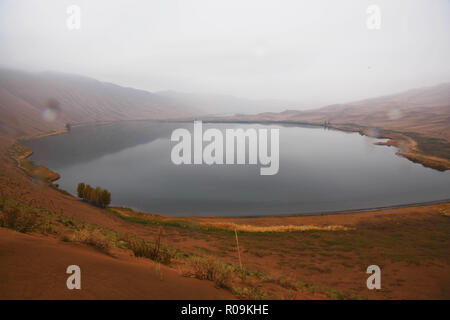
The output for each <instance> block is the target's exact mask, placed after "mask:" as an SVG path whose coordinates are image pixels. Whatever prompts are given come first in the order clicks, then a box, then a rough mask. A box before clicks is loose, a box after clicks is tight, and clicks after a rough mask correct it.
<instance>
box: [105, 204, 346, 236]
mask: <svg viewBox="0 0 450 320" xmlns="http://www.w3.org/2000/svg"><path fill="white" fill-rule="evenodd" d="M108 210H110V211H111V212H112V213H114V214H115V215H116V216H118V217H120V218H122V219H124V220H127V221H129V222H135V223H140V224H147V225H167V226H175V227H183V228H186V227H194V226H196V227H200V228H202V229H204V230H225V231H233V232H234V230H236V231H240V232H252V233H255V232H303V231H349V230H354V229H352V228H349V227H345V226H341V225H324V226H318V225H302V224H298V225H294V224H289V225H269V226H256V225H251V224H238V223H231V222H195V221H192V220H189V219H180V218H170V217H165V216H160V215H154V214H148V213H143V212H135V211H134V210H132V209H130V208H123V207H121V208H117V207H114V208H109V209H108Z"/></svg>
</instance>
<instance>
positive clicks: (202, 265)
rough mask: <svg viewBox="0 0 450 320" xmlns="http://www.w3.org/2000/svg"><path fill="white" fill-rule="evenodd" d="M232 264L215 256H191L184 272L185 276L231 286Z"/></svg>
mask: <svg viewBox="0 0 450 320" xmlns="http://www.w3.org/2000/svg"><path fill="white" fill-rule="evenodd" d="M232 272H233V270H232V268H231V266H229V265H227V264H225V263H223V262H219V261H218V260H216V259H213V258H202V257H191V258H190V259H188V260H187V261H186V264H185V265H184V270H183V272H182V274H183V276H185V277H194V278H197V279H200V280H210V281H214V283H215V284H216V285H217V286H218V287H220V288H231V278H232Z"/></svg>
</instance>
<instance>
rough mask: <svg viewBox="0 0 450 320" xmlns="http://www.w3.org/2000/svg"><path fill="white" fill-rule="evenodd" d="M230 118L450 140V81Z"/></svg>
mask: <svg viewBox="0 0 450 320" xmlns="http://www.w3.org/2000/svg"><path fill="white" fill-rule="evenodd" d="M230 119H235V120H244V121H298V122H309V123H317V124H322V123H324V122H325V121H330V122H331V124H356V125H360V126H369V127H379V128H383V129H390V130H397V131H402V132H416V133H420V134H423V135H425V136H428V137H433V138H441V139H445V140H447V141H449V142H450V83H445V84H440V85H437V86H433V87H426V88H420V89H414V90H409V91H406V92H402V93H397V94H393V95H389V96H383V97H378V98H372V99H366V100H361V101H356V102H351V103H347V104H336V105H330V106H326V107H323V108H320V109H315V110H306V111H297V110H287V111H284V112H281V113H261V114H258V115H253V116H248V115H239V116H237V117H230V118H229V120H230Z"/></svg>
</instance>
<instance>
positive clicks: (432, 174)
mask: <svg viewBox="0 0 450 320" xmlns="http://www.w3.org/2000/svg"><path fill="white" fill-rule="evenodd" d="M181 127H186V128H188V129H189V130H190V131H191V132H192V127H193V124H192V123H163V122H160V123H159V122H148V121H135V122H121V123H115V124H110V125H90V126H85V127H76V128H73V129H72V132H71V133H70V134H63V135H56V136H48V137H45V138H41V139H39V140H33V141H28V142H26V143H25V145H27V146H28V147H30V148H31V149H32V150H33V151H34V154H33V156H32V158H31V160H34V161H35V162H37V163H38V164H42V165H45V166H47V167H49V168H51V169H53V170H54V171H57V172H58V173H59V174H60V175H61V179H60V180H58V181H57V182H56V183H58V184H59V185H60V188H62V189H65V190H67V191H69V192H71V193H73V194H76V187H77V184H78V183H79V182H85V183H88V184H91V185H92V186H101V187H102V188H107V189H108V190H110V191H111V193H112V205H116V206H128V207H133V208H136V209H140V210H144V211H147V212H151V213H160V214H166V215H170V216H197V215H203V216H205V215H210V216H257V215H282V214H308V213H322V212H332V211H341V210H355V209H364V208H374V207H382V206H391V205H401V204H408V203H417V202H426V201H435V200H442V199H449V198H450V172H439V171H436V170H433V169H429V168H425V167H423V166H422V165H420V164H415V163H412V162H410V161H409V160H407V159H404V158H402V157H399V156H397V155H396V154H395V153H396V151H397V150H396V149H395V148H393V147H386V146H377V145H374V144H373V143H374V142H376V141H377V139H373V138H367V137H363V136H360V135H359V134H357V133H346V132H341V131H335V130H325V129H324V128H318V127H300V126H278V125H256V124H205V123H204V124H203V127H204V130H206V129H208V128H219V129H221V130H224V129H225V128H243V129H247V128H256V129H258V128H269V129H270V128H279V129H280V169H279V172H278V174H276V175H273V176H261V175H260V169H259V167H258V166H257V165H212V166H208V165H179V166H177V165H175V164H173V163H172V161H171V159H170V153H171V150H172V147H173V146H174V144H175V143H173V142H171V141H170V135H171V133H172V131H173V130H174V129H176V128H181Z"/></svg>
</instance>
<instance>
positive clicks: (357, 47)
mask: <svg viewBox="0 0 450 320" xmlns="http://www.w3.org/2000/svg"><path fill="white" fill-rule="evenodd" d="M73 4H75V5H78V6H79V7H80V8H81V28H80V29H79V30H69V29H68V27H67V25H66V20H67V18H68V16H69V15H68V14H67V13H66V9H67V7H68V6H69V5H73ZM373 4H375V5H378V6H379V8H380V9H381V25H380V29H379V30H370V29H368V28H367V25H366V20H367V18H368V16H369V15H368V14H367V13H366V10H367V8H368V7H369V5H373ZM449 30H450V1H449V0H403V1H402V0H386V1H381V0H371V1H367V0H351V1H350V0H347V1H344V0H340V1H336V0H327V1H321V0H309V1H300V0H221V1H219V0H159V1H155V0H152V1H149V0H146V1H130V0H126V1H125V0H123V1H117V0H105V1H103V0H101V1H99V0H95V1H94V0H86V1H76V0H70V1H64V0H63V1H61V0H55V1H43V0H36V1H28V0H23V1H22V0H11V1H9V0H6V1H5V0H0V65H1V66H4V67H12V68H19V69H25V70H33V71H42V70H54V71H62V72H68V73H77V74H81V75H86V76H91V77H94V78H97V79H99V80H103V81H109V82H113V83H117V84H120V85H124V86H131V87H135V88H140V89H146V90H149V91H158V90H177V91H183V92H195V93H220V94H231V95H234V96H238V97H246V98H256V99H266V98H273V99H283V100H295V101H298V103H299V107H305V108H308V107H315V106H321V105H326V104H332V103H342V102H348V101H352V100H357V99H361V98H367V97H372V96H378V95H382V94H388V93H394V92H398V91H402V90H406V89H411V88H415V87H421V86H427V85H434V84H438V83H442V82H449V81H450V64H449V58H450V35H449Z"/></svg>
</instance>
